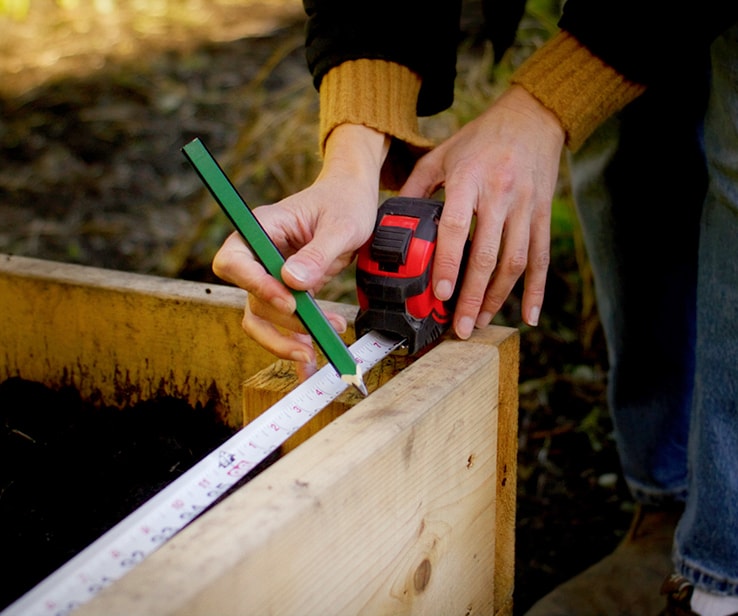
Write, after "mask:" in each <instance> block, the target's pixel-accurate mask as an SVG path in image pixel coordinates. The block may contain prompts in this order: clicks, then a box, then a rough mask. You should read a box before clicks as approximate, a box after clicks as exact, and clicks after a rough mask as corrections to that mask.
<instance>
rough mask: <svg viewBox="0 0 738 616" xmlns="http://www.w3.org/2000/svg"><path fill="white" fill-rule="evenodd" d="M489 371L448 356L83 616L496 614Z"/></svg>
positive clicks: (172, 544)
mask: <svg viewBox="0 0 738 616" xmlns="http://www.w3.org/2000/svg"><path fill="white" fill-rule="evenodd" d="M470 357H471V358H473V361H469V358H470ZM450 367H452V369H449V368H450ZM498 370H499V355H498V350H497V348H496V347H494V346H489V345H484V344H474V343H470V342H464V343H461V342H453V341H449V342H444V343H442V344H441V345H439V346H438V347H437V348H436V349H434V350H433V351H432V352H431V353H428V354H427V355H425V356H424V357H422V358H421V359H419V360H418V361H417V362H415V363H414V364H413V365H412V366H410V367H409V368H407V369H406V370H404V371H402V372H401V373H400V374H398V375H397V376H396V377H395V378H393V379H392V380H391V381H390V382H389V383H387V384H386V385H384V386H383V387H382V388H380V389H379V390H378V391H376V392H375V393H373V394H372V395H371V396H369V397H368V398H366V399H365V400H363V401H362V402H360V403H359V404H357V405H356V406H354V407H353V408H352V409H351V410H349V411H348V412H346V413H345V414H344V415H342V416H341V417H339V418H338V419H336V420H335V421H333V422H332V423H331V424H330V425H328V426H326V427H325V428H324V429H323V430H321V432H320V433H318V434H317V435H315V436H313V437H312V438H311V439H309V440H308V441H306V442H305V443H303V444H302V445H301V446H300V447H297V448H296V449H294V450H293V451H292V452H290V453H289V454H287V455H286V456H284V457H283V458H281V459H280V460H278V461H277V462H276V463H275V464H274V465H272V466H271V467H270V468H268V469H267V470H266V471H265V472H263V473H262V474H260V475H259V476H257V477H256V478H255V479H254V480H252V481H251V482H250V483H249V484H247V485H246V486H244V487H243V488H241V489H239V490H238V491H236V492H235V493H234V494H233V495H231V496H230V497H229V498H227V499H226V500H225V501H224V502H222V503H221V504H219V505H218V506H217V507H215V508H213V509H212V510H210V511H208V512H207V513H206V514H204V516H203V517H202V518H200V519H198V520H196V521H195V522H194V523H193V524H192V525H191V526H189V527H187V528H186V529H184V531H182V532H181V533H180V534H179V535H177V536H176V537H174V538H173V539H172V540H171V541H169V542H168V543H167V544H165V545H164V546H163V547H162V548H161V549H160V550H159V551H157V552H155V553H154V554H153V555H151V556H150V557H149V558H148V559H147V560H146V561H144V562H143V563H142V564H141V565H139V566H138V567H136V568H135V569H133V570H132V571H131V572H130V573H129V574H128V575H126V576H125V577H124V578H123V579H122V580H120V581H119V582H118V583H116V584H114V585H113V586H111V587H110V588H108V589H106V590H104V591H103V592H102V593H100V595H98V596H97V597H96V598H95V599H93V601H91V602H90V603H89V604H87V605H86V606H83V607H82V608H81V609H80V610H79V612H78V613H79V614H80V616H84V615H85V614H88V615H89V614H157V615H162V614H219V615H221V616H226V615H228V614H243V613H250V614H285V615H289V614H296V615H297V614H299V615H304V614H321V615H326V616H328V615H331V614H423V615H434V614H439V615H448V614H491V613H493V602H494V589H493V580H494V576H495V542H496V537H495V534H494V533H493V532H491V531H490V529H494V528H495V518H496V514H497V508H496V503H495V486H496V481H497V472H496V471H497V430H498V416H497V410H498V408H497V404H496V401H497V400H498V378H497V375H498Z"/></svg>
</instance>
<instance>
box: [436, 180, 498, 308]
mask: <svg viewBox="0 0 738 616" xmlns="http://www.w3.org/2000/svg"><path fill="white" fill-rule="evenodd" d="M468 185H471V186H473V185H474V183H473V182H469V183H468ZM476 199H477V196H476V193H475V192H471V191H469V190H464V189H462V190H459V191H454V190H452V189H451V188H447V189H446V203H445V205H444V207H443V211H442V213H441V220H440V221H439V223H438V240H437V245H436V254H435V256H434V258H433V292H434V294H435V296H436V297H437V298H438V299H440V300H442V301H446V300H447V299H449V298H450V297H451V296H452V295H453V292H454V288H455V286H456V284H457V281H458V277H459V268H460V266H461V260H462V258H463V256H464V247H465V245H466V242H467V240H468V239H469V229H470V227H471V222H472V218H473V216H474V209H475V205H476ZM473 250H474V249H473V248H472V251H473ZM472 254H473V252H472ZM488 275H489V274H488ZM485 284H486V283H485ZM480 301H481V299H480Z"/></svg>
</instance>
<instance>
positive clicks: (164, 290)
mask: <svg viewBox="0 0 738 616" xmlns="http://www.w3.org/2000/svg"><path fill="white" fill-rule="evenodd" d="M245 297H246V295H245V293H244V292H243V291H241V290H239V289H236V288H233V287H228V286H225V285H210V284H202V283H196V282H188V281H182V280H174V279H169V278H159V277H155V276H145V275H140V274H133V273H126V272H117V271H111V270H104V269H99V268H94V267H85V266H79V265H71V264H66V263H56V262H52V261H46V260H39V259H30V258H25V257H12V256H9V255H0V380H4V379H6V378H9V377H13V376H20V377H23V378H26V379H29V380H34V381H38V382H41V383H45V384H46V385H49V386H50V387H54V388H58V387H61V386H64V385H71V386H74V387H76V388H77V389H79V391H80V392H81V393H82V395H83V396H84V397H85V398H87V399H89V400H91V401H94V402H98V403H100V404H105V405H117V406H125V405H127V404H133V403H136V402H138V401H140V400H145V399H149V398H152V397H156V396H160V395H172V396H176V397H178V398H182V399H186V400H188V401H189V403H190V404H192V405H193V406H194V405H195V404H198V403H199V404H205V403H208V402H211V403H213V402H214V403H215V405H216V407H217V410H218V411H219V412H220V413H221V414H222V415H223V416H224V417H225V419H226V420H227V421H228V422H229V423H231V424H232V425H241V421H242V416H241V407H242V401H241V396H242V392H241V384H242V382H243V380H244V379H246V378H248V377H249V376H251V375H252V374H254V373H255V372H257V371H258V370H260V369H262V368H264V367H265V366H267V365H269V364H270V363H271V362H273V361H274V357H273V356H272V355H270V354H269V353H267V352H266V351H264V350H263V349H262V348H261V347H260V346H259V345H256V344H255V343H253V341H251V340H250V339H249V338H248V337H247V336H246V335H245V334H244V333H243V330H242V329H241V318H242V313H243V305H244V302H245ZM326 306H327V307H330V308H331V309H333V310H336V309H342V308H341V307H339V306H337V305H335V304H329V305H324V307H326Z"/></svg>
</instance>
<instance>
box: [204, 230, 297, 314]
mask: <svg viewBox="0 0 738 616" xmlns="http://www.w3.org/2000/svg"><path fill="white" fill-rule="evenodd" d="M212 267H213V272H214V273H215V275H216V276H218V277H219V278H221V279H222V280H225V281H226V282H230V283H231V284H234V285H236V286H238V287H241V288H243V289H248V290H249V292H250V294H252V295H253V296H255V297H258V298H259V299H261V300H262V301H265V302H268V303H269V304H270V305H271V306H273V307H274V308H275V309H276V310H277V311H279V312H281V313H283V314H291V313H292V312H294V310H295V299H294V297H293V296H292V294H291V293H290V291H289V289H287V288H286V287H285V286H284V285H283V284H282V283H280V282H279V281H278V280H277V279H276V278H274V277H273V276H271V275H270V274H269V272H267V271H266V270H265V269H264V267H263V266H262V265H261V263H259V262H258V261H257V260H256V257H255V256H254V254H253V252H251V250H250V249H249V247H248V246H247V245H246V243H245V242H244V241H243V239H242V238H241V236H240V235H239V234H238V233H232V234H231V235H230V236H229V237H228V238H227V239H226V241H225V242H224V243H223V245H222V246H221V247H220V249H219V250H218V252H217V253H216V254H215V257H214V258H213V265H212Z"/></svg>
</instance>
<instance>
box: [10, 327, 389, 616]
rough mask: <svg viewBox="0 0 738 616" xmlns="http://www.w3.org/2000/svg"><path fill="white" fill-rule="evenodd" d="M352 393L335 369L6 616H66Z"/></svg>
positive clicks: (378, 342) (366, 366) (376, 339)
mask: <svg viewBox="0 0 738 616" xmlns="http://www.w3.org/2000/svg"><path fill="white" fill-rule="evenodd" d="M400 344H402V340H394V339H392V338H389V337H387V336H384V335H382V334H379V333H378V332H369V333H367V334H365V335H364V336H362V337H361V338H360V339H359V340H357V341H356V342H355V343H354V344H353V345H351V347H350V348H349V350H350V351H351V352H352V354H353V355H354V357H355V358H356V362H357V364H358V365H360V366H361V368H362V372H364V373H366V372H368V371H369V370H370V369H371V368H372V367H373V366H375V365H376V364H377V363H378V362H380V361H381V360H382V359H384V358H385V357H386V356H387V355H389V354H390V353H391V352H392V351H393V350H395V349H396V348H397V347H399V346H400ZM347 387H349V385H348V384H347V383H346V382H345V381H343V380H341V378H340V375H339V374H338V373H337V372H336V370H335V368H333V366H331V365H330V364H328V365H326V366H324V367H323V368H321V369H320V370H319V371H318V372H317V373H315V374H314V375H313V376H312V377H310V378H309V379H307V380H306V381H304V382H303V383H301V384H300V385H298V386H297V387H295V389H293V390H292V391H291V392H290V393H288V394H287V395H286V396H284V397H283V398H282V399H281V400H280V401H279V402H277V403H276V404H274V405H273V406H271V407H270V408H269V409H267V410H266V411H264V413H262V414H261V415H260V416H259V417H257V418H256V419H254V420H253V421H252V422H250V423H249V424H248V425H246V426H244V427H243V428H241V429H240V430H239V431H238V432H236V434H234V435H233V436H232V437H230V438H229V439H228V440H226V441H225V442H223V444H222V445H221V446H220V447H218V448H217V449H215V450H214V451H212V452H211V453H209V454H208V455H207V456H205V457H204V458H203V459H201V460H200V461H199V462H197V463H196V464H195V465H194V466H192V467H191V468H190V469H189V470H187V471H186V472H185V473H183V474H182V475H180V476H179V477H178V478H177V479H175V480H174V481H173V482H171V483H170V484H169V485H167V486H166V487H165V488H164V489H163V490H161V491H160V492H158V493H157V494H155V495H154V496H153V497H152V498H150V499H149V500H148V501H146V502H145V503H144V504H143V505H141V506H140V507H139V508H138V509H136V510H135V511H133V512H132V513H131V514H129V515H128V516H127V517H126V518H124V519H123V520H121V521H120V522H119V523H118V524H116V525H115V526H113V527H112V528H111V529H110V530H108V531H107V532H106V533H104V534H103V535H101V536H100V537H99V538H98V539H96V540H95V541H94V542H93V543H91V544H90V545H89V546H87V547H86V548H85V549H83V550H82V551H81V552H79V553H78V554H77V555H76V556H74V557H72V558H71V559H70V560H69V561H67V562H66V563H65V564H64V565H62V566H61V567H59V569H57V570H56V571H54V572H53V573H52V574H51V575H49V576H48V577H46V578H45V579H44V580H42V581H41V582H40V583H39V584H37V585H36V586H35V587H34V588H32V589H31V590H29V591H28V592H27V593H26V594H24V595H23V596H21V597H20V598H19V599H18V600H16V601H15V602H14V603H12V604H10V605H9V606H8V607H6V608H5V609H4V610H3V611H2V612H0V614H2V616H35V615H37V614H38V615H39V616H48V615H54V616H57V615H66V614H69V613H70V612H71V611H73V610H74V609H75V608H77V607H79V606H80V605H82V604H84V603H86V602H87V601H89V600H90V599H91V598H92V597H93V596H95V595H96V594H97V593H98V592H99V591H100V590H102V589H103V588H105V587H106V586H108V585H109V584H111V583H112V582H114V581H116V580H117V579H120V578H121V577H123V575H124V574H125V573H126V572H127V571H129V570H130V569H131V568H133V567H135V566H136V565H137V564H139V563H140V562H142V561H143V560H144V559H145V558H146V557H147V556H149V555H150V554H152V553H153V552H154V551H156V550H157V549H158V548H159V547H161V546H162V545H163V544H164V543H166V542H167V541H168V540H169V539H171V537H173V536H174V535H175V534H176V533H177V532H179V531H180V530H182V529H183V528H184V527H185V526H187V525H188V524H189V523H190V522H191V521H192V520H194V519H195V518H196V517H197V516H199V515H200V514H201V513H202V512H203V511H205V510H206V509H207V508H208V507H210V506H211V505H212V504H213V503H214V502H215V501H217V500H218V498H220V497H221V496H222V495H223V494H225V493H226V492H228V490H230V489H231V488H233V487H234V486H235V485H236V484H237V483H238V482H239V481H240V480H241V479H242V478H243V477H244V476H245V475H246V474H248V473H249V472H250V471H252V470H253V469H254V468H256V467H257V466H258V465H259V464H261V462H263V461H264V460H265V459H266V458H267V457H268V456H269V455H270V454H271V453H273V452H274V451H276V450H277V448H278V447H279V446H280V445H282V443H284V441H286V440H287V438H289V437H290V436H291V435H292V434H294V433H295V432H296V431H297V430H299V429H300V428H301V427H302V426H303V425H305V424H306V423H307V422H308V421H309V420H310V419H312V418H313V417H314V416H315V415H316V414H317V413H318V412H320V411H321V410H322V409H323V408H325V407H326V406H327V405H328V404H329V403H330V402H332V401H333V400H335V399H336V398H337V397H338V396H339V395H340V394H341V393H342V392H343V391H344V390H345V389H346V388H347Z"/></svg>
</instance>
